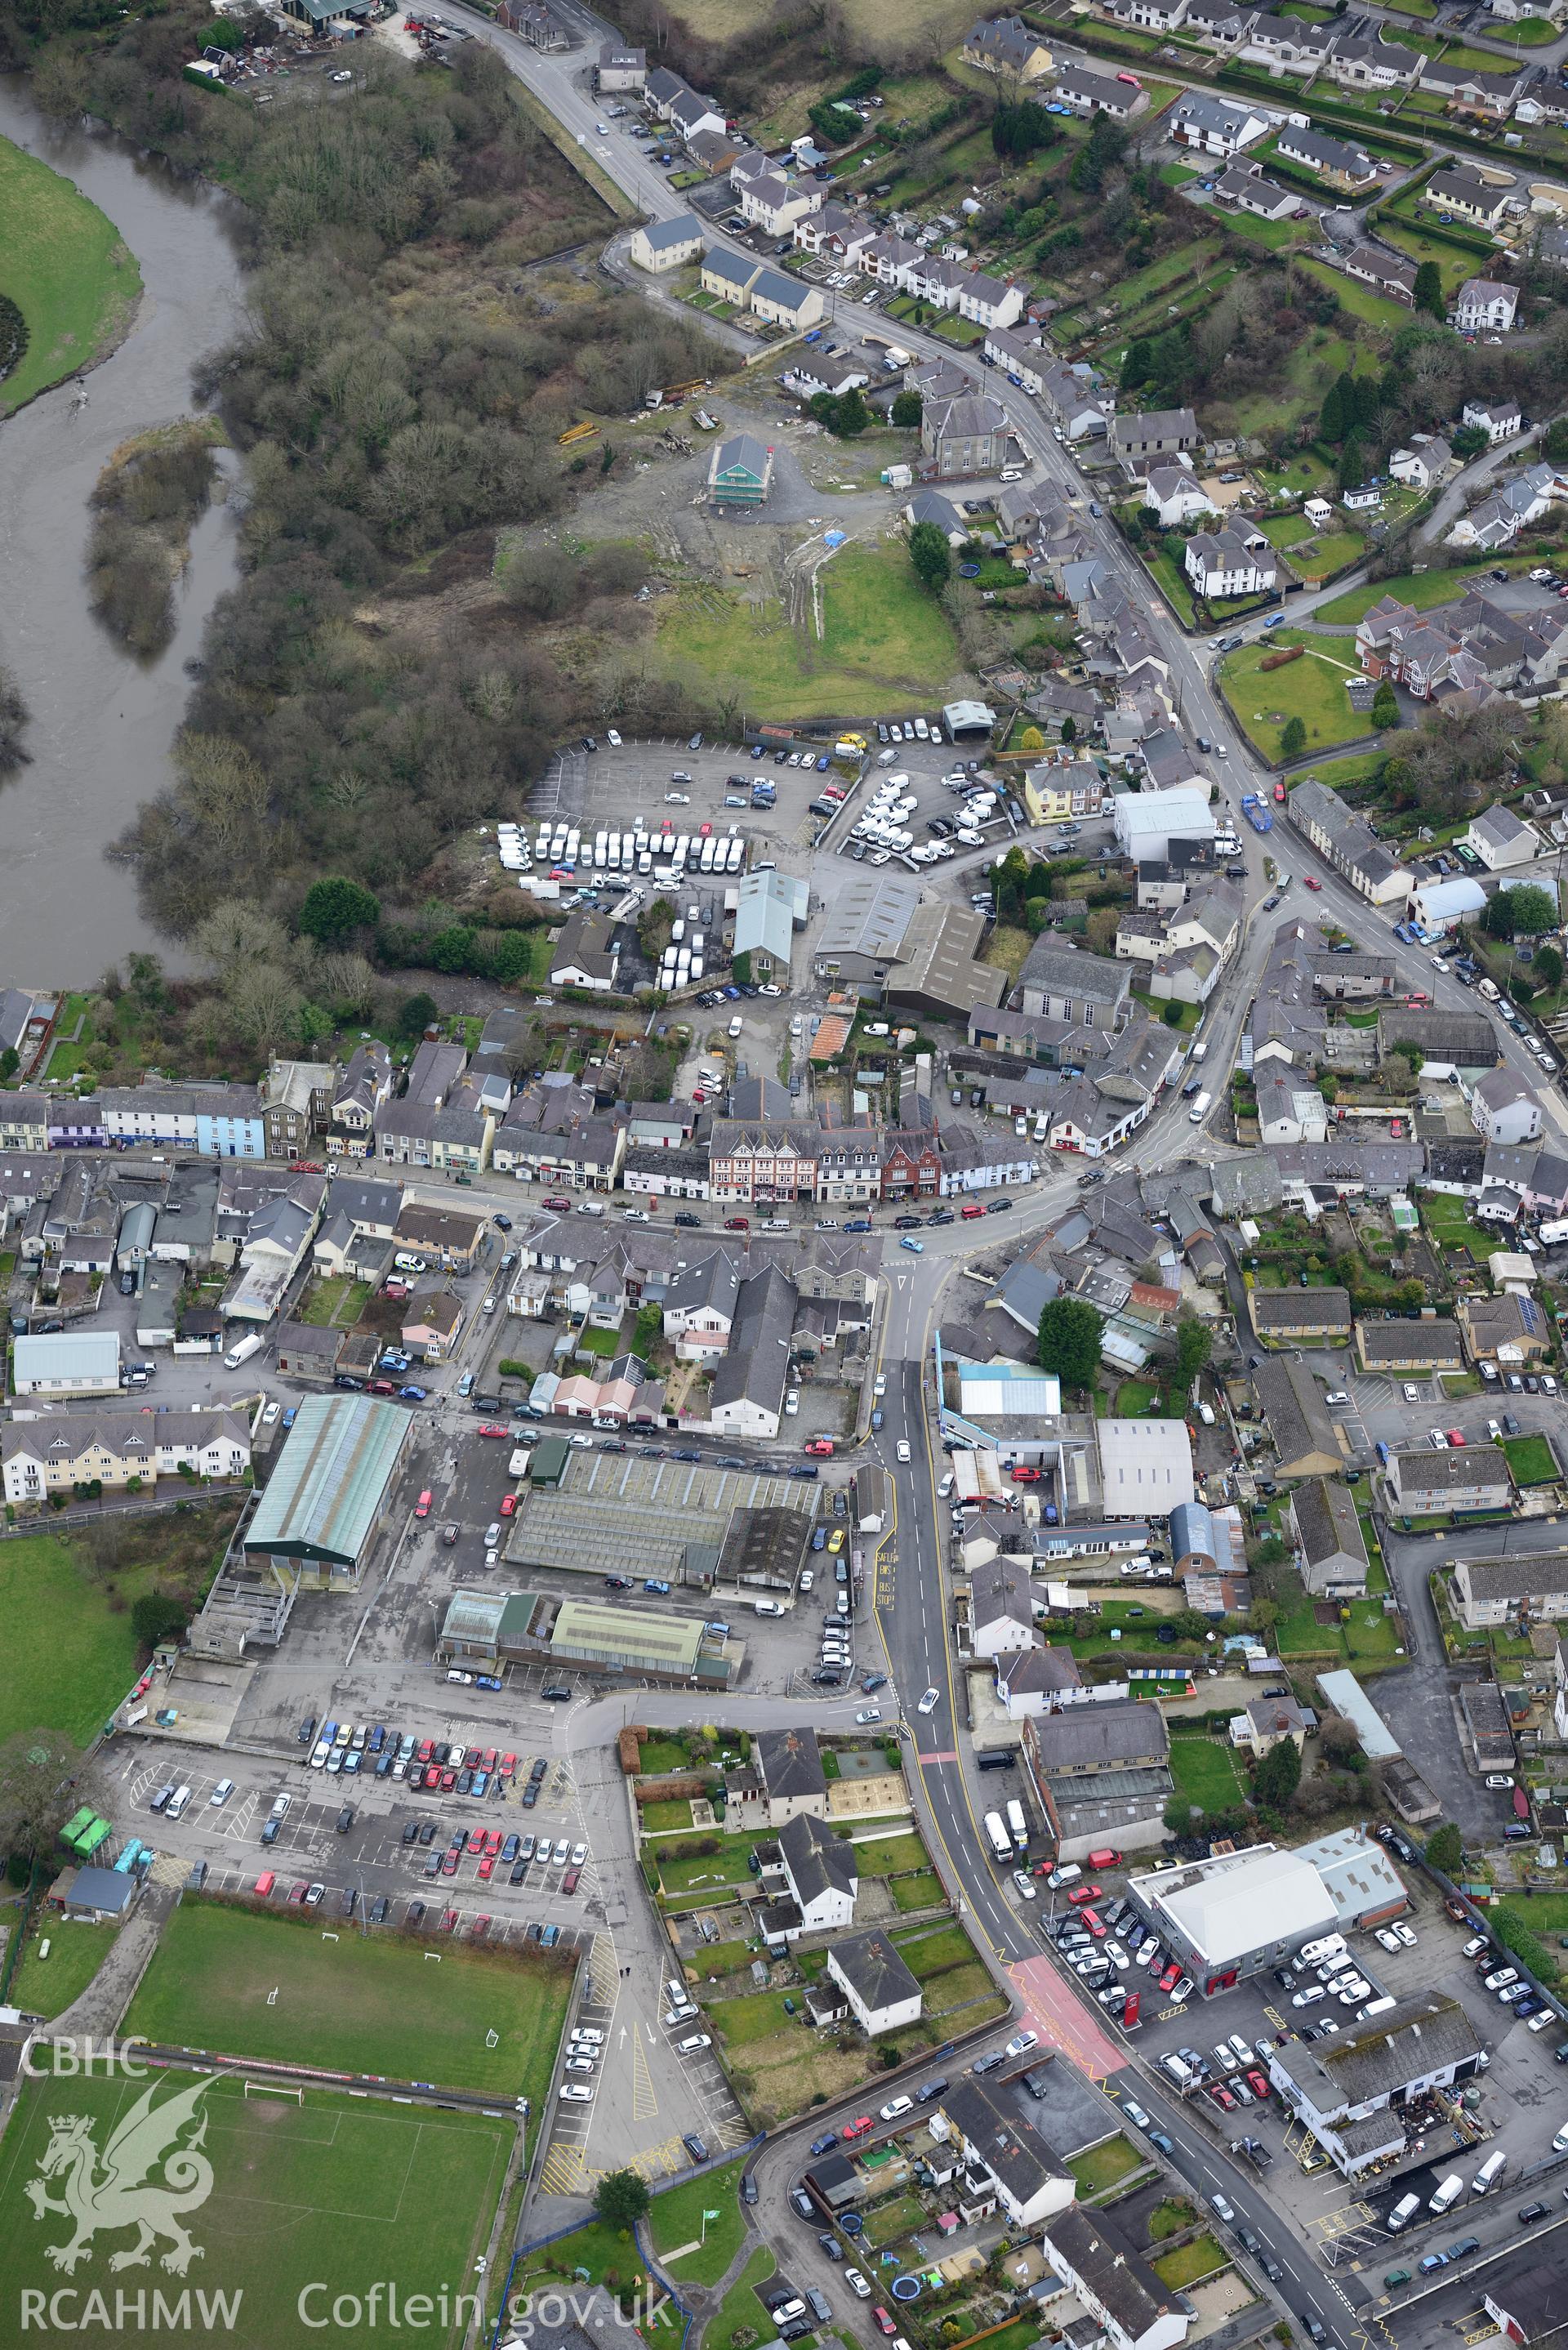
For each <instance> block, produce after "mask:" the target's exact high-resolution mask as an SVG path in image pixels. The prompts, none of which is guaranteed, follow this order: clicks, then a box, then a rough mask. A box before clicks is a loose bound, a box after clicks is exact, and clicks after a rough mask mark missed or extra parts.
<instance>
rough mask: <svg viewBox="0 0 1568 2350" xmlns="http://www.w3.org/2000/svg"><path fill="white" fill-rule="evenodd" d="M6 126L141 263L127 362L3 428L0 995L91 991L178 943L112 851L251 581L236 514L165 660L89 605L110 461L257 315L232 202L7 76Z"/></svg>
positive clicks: (197, 556) (212, 531)
mask: <svg viewBox="0 0 1568 2350" xmlns="http://www.w3.org/2000/svg"><path fill="white" fill-rule="evenodd" d="M0 134H3V135H4V136H5V138H7V139H10V140H13V141H14V142H15V143H16V145H17V146H18V147H25V148H26V149H27V150H28V151H29V152H30V153H32V154H35V155H37V156H40V157H41V158H42V159H43V160H44V161H46V162H47V163H49V164H52V165H53V167H54V168H55V170H56V171H58V172H64V173H65V174H66V175H67V178H69V179H71V180H74V181H75V182H76V184H77V185H78V187H79V188H80V189H81V191H82V192H83V194H84V195H87V196H88V197H90V198H91V200H92V202H93V203H96V204H98V205H99V207H100V208H101V210H102V211H103V212H104V213H107V214H108V216H109V219H110V220H111V221H112V222H113V223H114V224H115V226H116V228H117V229H118V230H119V234H120V235H121V236H122V237H123V238H124V240H125V242H126V244H128V245H129V246H130V250H131V251H132V253H134V254H135V255H136V258H137V261H138V263H139V264H140V269H141V279H142V287H143V291H142V297H141V307H140V310H139V311H138V313H137V317H136V321H135V324H134V325H133V327H132V328H131V330H130V334H129V335H128V336H127V337H126V339H125V341H124V342H123V343H122V344H121V345H120V347H119V350H118V351H116V352H115V354H114V356H113V358H112V359H109V360H107V361H106V362H105V364H104V365H103V366H102V367H99V368H96V369H93V371H92V372H91V374H89V375H88V378H87V380H86V383H87V393H88V402H87V406H86V408H85V409H84V410H81V411H78V410H77V409H76V407H75V395H74V387H73V385H72V384H71V383H70V382H69V381H67V382H66V383H63V384H60V385H57V387H56V389H55V390H53V391H49V392H46V393H45V394H44V395H43V397H42V398H41V399H39V400H34V401H33V402H32V404H31V406H30V407H27V408H24V409H22V410H21V411H19V412H18V413H17V414H16V415H15V416H12V417H9V418H7V419H6V420H5V421H4V422H3V423H0V660H4V661H5V664H6V666H7V667H8V668H9V669H11V670H12V671H13V672H14V673H15V675H16V679H17V681H18V683H19V684H20V686H21V689H22V692H23V695H24V697H25V699H26V703H27V707H28V709H29V711H30V712H31V713H32V723H31V724H30V725H29V727H28V728H27V731H26V735H25V737H24V741H25V743H26V748H27V749H28V750H29V751H30V752H31V754H32V764H31V765H30V766H26V767H23V768H21V769H20V770H19V771H18V772H17V773H16V775H14V776H12V777H11V778H10V779H9V780H8V781H6V782H4V783H0V985H21V986H35V987H65V986H82V985H86V986H90V985H91V984H92V983H94V982H95V981H96V980H97V978H98V977H99V973H100V972H102V971H103V970H104V969H105V968H106V966H107V965H108V964H109V963H111V962H118V961H119V960H120V959H121V958H122V957H123V956H124V955H126V954H127V953H128V952H130V951H134V950H136V949H139V948H149V947H151V948H153V949H155V950H156V951H158V952H159V953H161V955H162V956H163V959H164V961H165V962H166V964H168V965H169V967H170V968H171V969H175V970H177V969H179V968H180V956H179V953H178V951H177V950H174V949H171V945H170V942H169V941H166V940H162V939H160V938H159V937H158V936H157V935H156V934H155V933H154V932H153V931H151V929H150V927H149V925H148V924H147V923H146V922H144V921H143V920H142V918H141V915H140V912H139V910H138V908H137V902H136V877H135V874H134V872H133V871H131V870H130V869H128V868H125V867H123V866H119V865H111V864H109V862H108V861H107V860H106V859H105V858H104V856H103V850H104V847H106V845H107V844H108V843H109V841H111V840H113V839H114V838H115V837H116V836H117V835H118V834H119V832H120V831H121V830H122V828H123V827H124V826H125V825H126V823H127V822H128V821H129V820H130V817H131V816H133V815H134V813H135V811H136V809H137V807H138V806H139V805H140V802H141V801H143V800H145V799H150V798H151V796H152V795H153V794H154V793H156V792H158V791H159V790H160V789H161V787H162V785H164V783H165V782H166V781H167V780H168V776H169V773H170V766H169V751H170V745H171V742H172V740H173V737H174V733H175V731H176V729H177V728H178V726H179V723H180V719H181V715H182V711H183V708H184V704H185V698H186V693H187V691H188V688H189V680H188V678H187V676H186V674H185V666H184V665H185V663H186V662H187V661H189V660H192V659H193V658H194V657H195V655H196V653H197V652H198V650H199V649H200V645H201V638H202V628H203V626H204V625H205V622H206V619H207V615H208V614H209V612H210V611H211V610H212V608H213V604H214V603H215V602H216V600H217V598H219V597H220V596H221V595H223V593H224V591H225V590H226V589H227V588H229V587H232V586H233V584H234V577H235V524H234V510H233V508H232V506H228V505H223V504H217V505H214V506H213V507H212V508H211V509H210V510H209V511H208V513H207V514H206V515H204V516H203V518H202V521H201V522H200V523H199V524H198V525H197V526H196V529H195V531H194V532H193V534H192V543H191V561H190V564H189V566H188V567H187V570H186V572H185V576H184V578H183V580H182V583H181V585H180V586H179V587H178V588H177V589H176V608H177V610H178V614H179V625H178V627H177V629H176V631H175V635H174V639H173V642H172V643H171V645H170V646H169V647H168V648H167V650H165V651H164V652H162V653H161V654H160V655H159V657H158V658H157V660H153V661H150V662H143V661H139V660H135V659H134V658H132V656H131V655H130V654H129V653H127V652H125V651H124V650H121V648H120V647H119V645H118V644H116V643H115V642H114V641H113V639H111V638H109V636H108V635H107V634H106V632H105V631H104V629H102V628H100V627H99V623H98V622H97V621H96V620H95V619H93V617H92V615H91V613H90V612H89V611H88V604H87V596H86V590H85V577H84V569H83V561H84V556H85V552H86V546H87V536H88V504H87V502H88V496H89V494H90V493H91V491H92V487H93V484H94V482H95V481H96V480H97V478H98V475H99V472H100V470H101V469H102V467H103V465H104V463H105V462H106V461H107V459H108V458H109V455H110V453H111V452H112V451H113V450H114V449H115V448H117V447H118V446H119V442H122V441H124V440H126V439H127V438H128V437H129V436H130V434H132V433H134V432H141V431H143V430H145V428H146V427H148V426H149V425H153V424H161V423H164V422H167V421H169V420H170V419H171V418H172V417H176V416H181V415H184V414H188V413H190V412H191V411H192V408H193V406H194V402H193V400H192V392H191V370H192V366H193V364H194V363H195V361H196V360H197V359H199V358H200V357H201V355H202V353H203V352H205V351H208V350H211V349H212V348H213V346H214V345H215V344H219V343H222V342H225V341H227V340H228V339H229V338H230V337H231V335H232V334H233V333H234V329H235V328H236V326H237V323H238V318H239V309H240V274H239V268H238V265H237V263H236V260H235V255H234V245H233V243H232V241H231V237H230V234H229V232H228V227H227V224H226V221H227V216H228V213H229V205H228V202H227V200H226V199H225V198H223V196H222V195H219V194H216V193H214V192H213V191H211V190H209V189H207V188H204V187H202V185H201V184H200V183H198V182H191V181H184V180H181V179H178V178H176V177H175V176H174V175H173V174H172V173H171V172H169V171H167V170H166V169H165V168H164V167H163V166H162V165H161V163H159V162H158V161H156V159H154V158H150V157H144V156H141V155H140V154H138V153H137V151H135V150H134V149H133V148H131V147H130V146H128V145H127V144H126V143H125V142H124V141H123V140H119V139H117V138H115V137H114V136H113V135H112V134H111V133H109V132H107V131H99V130H91V131H83V130H57V129H56V128H55V127H54V126H53V125H52V124H50V123H48V122H47V121H46V120H45V119H44V117H43V116H42V115H41V114H39V113H38V111H37V109H36V108H35V107H34V105H33V103H32V100H31V99H30V97H29V95H28V92H27V88H26V82H25V80H23V79H21V78H18V77H16V76H11V75H0Z"/></svg>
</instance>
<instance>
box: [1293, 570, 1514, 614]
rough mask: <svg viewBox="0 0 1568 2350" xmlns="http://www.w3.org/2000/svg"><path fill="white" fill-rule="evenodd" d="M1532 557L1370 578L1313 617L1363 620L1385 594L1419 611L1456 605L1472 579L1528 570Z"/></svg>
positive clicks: (1322, 607) (1319, 609)
mask: <svg viewBox="0 0 1568 2350" xmlns="http://www.w3.org/2000/svg"><path fill="white" fill-rule="evenodd" d="M1534 560H1535V558H1534V556H1516V557H1515V559H1514V561H1513V563H1511V564H1510V563H1509V561H1508V558H1507V557H1506V556H1496V557H1493V558H1490V559H1489V560H1488V561H1486V562H1484V563H1472V564H1467V565H1464V566H1460V565H1459V564H1456V565H1454V566H1453V567H1452V568H1451V569H1449V570H1447V571H1422V572H1418V573H1407V574H1405V575H1404V577H1401V578H1398V579H1377V580H1369V581H1368V582H1367V584H1366V587H1350V588H1347V589H1346V591H1345V594H1344V595H1343V596H1335V597H1334V598H1333V600H1332V602H1330V603H1327V604H1320V605H1319V606H1318V608H1317V610H1316V611H1315V612H1314V615H1313V618H1314V619H1316V620H1333V621H1335V622H1337V621H1341V620H1345V621H1349V622H1352V623H1354V622H1355V621H1356V620H1361V619H1366V615H1367V613H1368V612H1370V610H1371V609H1372V607H1373V606H1374V604H1376V603H1379V602H1380V601H1381V600H1382V598H1384V597H1385V596H1392V597H1394V598H1397V601H1398V602H1399V603H1401V604H1413V605H1414V606H1415V608H1416V609H1417V611H1418V612H1429V611H1430V610H1431V609H1432V608H1433V606H1434V605H1436V604H1457V603H1458V602H1459V598H1460V597H1461V596H1463V595H1464V594H1465V593H1466V592H1467V590H1468V589H1469V587H1470V585H1471V583H1472V582H1473V581H1475V580H1477V579H1481V578H1484V577H1486V575H1487V573H1488V572H1489V571H1491V570H1492V569H1494V568H1495V569H1497V570H1500V571H1501V570H1521V571H1522V570H1527V569H1528V568H1529V567H1530V565H1531V564H1532V562H1533V561H1534Z"/></svg>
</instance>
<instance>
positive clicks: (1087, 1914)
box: [1078, 1909, 1106, 1942]
mask: <svg viewBox="0 0 1568 2350" xmlns="http://www.w3.org/2000/svg"><path fill="white" fill-rule="evenodd" d="M1078 1915H1079V1917H1080V1918H1082V1919H1083V1921H1084V1923H1085V1926H1086V1927H1087V1928H1088V1929H1089V1931H1090V1933H1091V1934H1093V1936H1094V1938H1095V1939H1096V1942H1103V1941H1104V1940H1105V1939H1106V1921H1105V1919H1104V1918H1097V1917H1096V1915H1095V1912H1094V1911H1093V1910H1092V1909H1080V1910H1079V1912H1078Z"/></svg>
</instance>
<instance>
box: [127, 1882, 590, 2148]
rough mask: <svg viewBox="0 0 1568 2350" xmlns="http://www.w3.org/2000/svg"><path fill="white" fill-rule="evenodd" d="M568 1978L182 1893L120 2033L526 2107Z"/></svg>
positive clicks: (541, 1965) (502, 1959)
mask: <svg viewBox="0 0 1568 2350" xmlns="http://www.w3.org/2000/svg"><path fill="white" fill-rule="evenodd" d="M337 1923H338V1921H337V1920H333V1921H332V1926H331V1928H329V1929H327V1930H336V1929H337ZM431 1939H434V1937H431ZM572 1974H573V1969H572V1967H571V1965H570V1963H569V1962H567V1963H565V1964H563V1963H558V1962H556V1961H554V1960H551V1959H549V1958H547V1957H545V1956H544V1955H543V1954H540V1955H538V1956H536V1957H535V1958H534V1959H532V1960H526V1961H524V1960H521V1959H517V1958H513V1957H511V1956H504V1955H503V1954H502V1953H501V1952H499V1951H490V1950H472V1949H464V1948H462V1947H460V1946H454V1945H453V1944H452V1943H451V1942H450V1941H448V1942H447V1943H446V1945H445V1947H444V1948H443V1949H442V1950H441V1960H440V1963H439V1965H438V1964H436V1963H434V1962H433V1961H429V1960H427V1959H426V1957H425V1951H424V1946H423V1942H422V1941H421V1939H417V1938H414V1937H408V1936H404V1935H401V1934H389V1933H385V1932H382V1933H377V1934H372V1935H369V1936H365V1935H356V1934H354V1933H353V1932H352V1931H351V1930H344V1931H343V1935H342V1939H340V1940H337V1941H328V1940H327V1939H326V1933H325V1932H324V1931H323V1930H322V1929H320V1928H318V1927H317V1924H316V1922H315V1921H314V1919H312V1920H311V1921H310V1922H309V1923H306V1921H305V1920H304V1918H299V1917H292V1918H279V1917H268V1916H266V1915H265V1913H258V1912H255V1911H251V1910H247V1909H241V1908H228V1907H227V1906H226V1905H224V1904H222V1903H219V1902H215V1901H202V1900H199V1899H196V1900H192V1899H191V1898H186V1899H185V1900H184V1901H183V1902H182V1904H181V1906H180V1908H178V1909H177V1910H176V1911H175V1912H174V1915H173V1917H172V1918H171V1919H170V1921H169V1924H168V1926H167V1927H166V1928H165V1929H164V1932H163V1937H162V1939H161V1941H160V1943H159V1945H158V1950H157V1952H156V1955H155V1956H154V1958H153V1960H152V1964H151V1966H150V1967H149V1969H148V1970H147V1972H146V1974H145V1975H144V1976H143V1977H142V1980H141V1984H140V1989H139V1990H138V1991H137V1993H136V1997H135V1998H134V2000H133V2001H132V2002H131V2004H130V2014H129V2016H128V2017H127V2019H126V2029H127V2031H129V2032H130V2033H140V2034H141V2035H142V2036H143V2037H144V2038H146V2039H148V2040H151V2041H154V2042H163V2043H169V2044H171V2045H172V2046H176V2047H192V2048H211V2049H215V2050H221V2051H223V2052H224V2053H226V2054H231V2055H237V2056H270V2057H273V2058H275V2059H279V2060H281V2061H284V2062H289V2061H292V2062H295V2063H297V2064H323V2065H329V2066H331V2067H332V2069H333V2070H334V2071H337V2072H346V2073H369V2074H384V2075H386V2076H388V2077H389V2078H392V2079H407V2078H408V2077H409V2076H410V2068H412V2067H415V2066H417V2068H418V2074H419V2077H420V2079H421V2080H425V2081H435V2082H439V2083H440V2084H441V2085H442V2086H443V2087H449V2088H454V2089H480V2090H483V2091H485V2092H487V2093H489V2094H492V2095H497V2096H509V2097H516V2096H524V2095H526V2096H530V2097H532V2099H533V2102H534V2110H535V2113H537V2112H538V2111H539V2109H540V2106H541V2104H542V2102H543V2100H544V2096H545V2090H546V2089H547V2088H548V2086H549V2082H550V2072H551V2068H552V2066H553V2064H554V2063H555V2059H556V2043H557V2042H558V2041H559V2039H560V2036H561V2026H562V2023H563V2022H564V2021H565V2018H566V2002H567V2000H568V1998H569V1996H570V1993H571V1988H572ZM489 2033H495V2034H496V2036H497V2037H496V2045H495V2046H494V2047H493V2048H491V2047H487V2046H486V2044H485V2043H486V2036H487V2034H489Z"/></svg>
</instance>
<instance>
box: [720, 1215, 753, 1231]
mask: <svg viewBox="0 0 1568 2350" xmlns="http://www.w3.org/2000/svg"><path fill="white" fill-rule="evenodd" d="M751 1229H752V1220H751V1218H750V1216H726V1217H725V1219H724V1230H725V1231H726V1232H750V1231H751Z"/></svg>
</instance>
